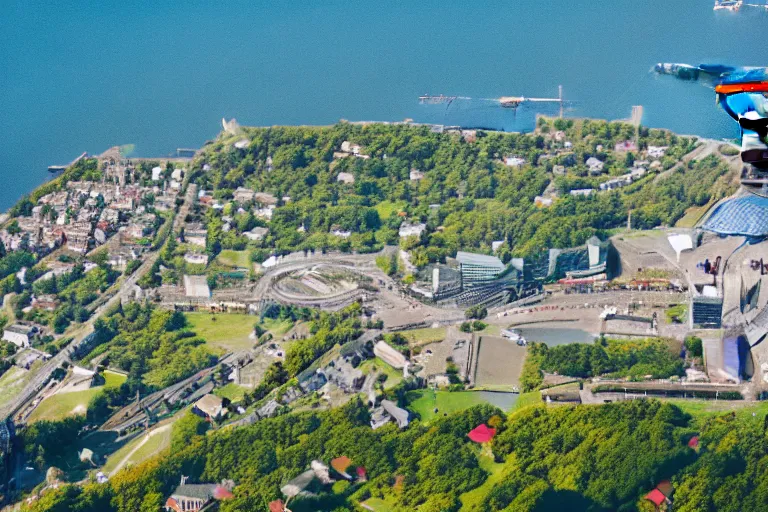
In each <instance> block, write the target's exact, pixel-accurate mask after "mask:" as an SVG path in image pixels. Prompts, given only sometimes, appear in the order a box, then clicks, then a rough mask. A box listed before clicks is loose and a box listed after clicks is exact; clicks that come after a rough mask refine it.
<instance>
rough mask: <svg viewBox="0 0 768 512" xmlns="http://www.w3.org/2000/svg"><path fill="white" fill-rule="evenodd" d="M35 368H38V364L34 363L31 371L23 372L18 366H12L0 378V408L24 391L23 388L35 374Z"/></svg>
mask: <svg viewBox="0 0 768 512" xmlns="http://www.w3.org/2000/svg"><path fill="white" fill-rule="evenodd" d="M37 366H39V362H35V364H34V365H33V367H32V369H31V370H23V369H21V368H19V367H18V366H13V367H11V368H10V369H9V370H8V371H7V372H5V373H4V374H3V375H2V377H0V406H3V405H5V404H7V403H8V402H10V401H11V400H13V398H14V397H15V396H16V395H17V394H18V392H19V391H21V390H22V389H24V386H26V385H27V382H29V380H30V379H31V378H32V376H33V375H34V374H35V372H36V368H37Z"/></svg>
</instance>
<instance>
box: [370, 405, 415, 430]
mask: <svg viewBox="0 0 768 512" xmlns="http://www.w3.org/2000/svg"><path fill="white" fill-rule="evenodd" d="M408 416H409V415H408V411H406V410H405V409H401V408H400V407H398V406H397V404H395V403H394V402H391V401H389V400H382V401H381V405H380V406H379V407H377V408H375V409H374V410H373V411H372V412H371V428H373V429H374V430H376V429H377V428H379V427H382V426H384V425H386V424H387V423H389V422H390V421H394V422H395V423H397V426H398V428H405V427H407V426H408V423H409V420H408Z"/></svg>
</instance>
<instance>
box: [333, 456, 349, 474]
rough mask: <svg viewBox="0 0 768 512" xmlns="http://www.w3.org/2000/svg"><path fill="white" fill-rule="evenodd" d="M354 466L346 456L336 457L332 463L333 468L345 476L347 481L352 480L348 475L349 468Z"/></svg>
mask: <svg viewBox="0 0 768 512" xmlns="http://www.w3.org/2000/svg"><path fill="white" fill-rule="evenodd" d="M351 465H352V461H351V460H350V459H349V457H347V456H346V455H342V456H341V457H336V458H335V459H333V460H332V461H331V467H332V468H333V469H334V470H335V471H336V472H337V473H338V474H340V475H341V476H343V477H344V478H346V479H350V478H352V477H351V476H349V475H348V474H347V469H349V466H351Z"/></svg>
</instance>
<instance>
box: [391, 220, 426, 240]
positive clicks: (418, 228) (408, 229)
mask: <svg viewBox="0 0 768 512" xmlns="http://www.w3.org/2000/svg"><path fill="white" fill-rule="evenodd" d="M426 229H427V225H426V224H424V223H418V224H416V223H414V224H410V223H408V222H403V223H402V224H401V225H400V230H399V231H398V234H399V235H400V238H407V237H409V236H421V234H422V233H423V232H424V230H426Z"/></svg>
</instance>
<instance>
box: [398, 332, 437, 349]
mask: <svg viewBox="0 0 768 512" xmlns="http://www.w3.org/2000/svg"><path fill="white" fill-rule="evenodd" d="M397 334H402V335H403V336H405V337H406V338H407V339H408V341H409V342H410V343H411V345H414V346H416V345H428V344H429V343H434V342H436V341H442V340H444V339H445V327H426V328H424V329H412V330H410V331H399V332H398V333H397Z"/></svg>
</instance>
